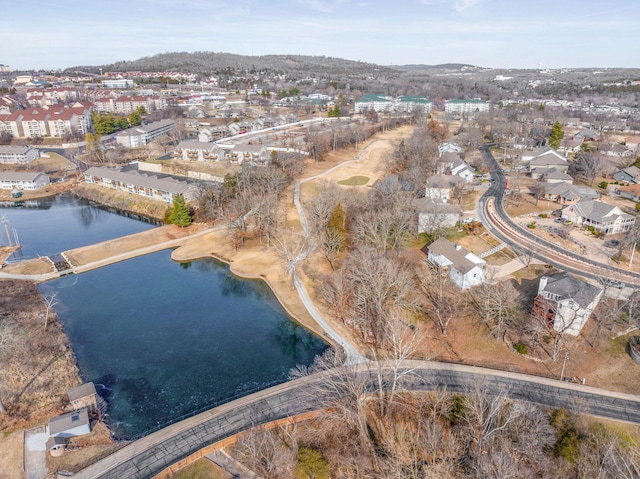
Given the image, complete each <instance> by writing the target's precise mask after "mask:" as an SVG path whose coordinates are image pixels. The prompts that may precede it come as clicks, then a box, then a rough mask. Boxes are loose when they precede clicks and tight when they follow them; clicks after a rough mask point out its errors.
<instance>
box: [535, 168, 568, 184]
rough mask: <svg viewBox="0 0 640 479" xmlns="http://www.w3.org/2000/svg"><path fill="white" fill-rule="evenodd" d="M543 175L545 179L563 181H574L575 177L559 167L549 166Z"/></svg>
mask: <svg viewBox="0 0 640 479" xmlns="http://www.w3.org/2000/svg"><path fill="white" fill-rule="evenodd" d="M542 177H543V178H544V179H545V180H563V181H573V177H572V176H571V175H568V174H566V173H565V172H564V171H561V170H559V169H557V168H549V169H548V170H547V171H546V172H545V173H544V174H543V175H542Z"/></svg>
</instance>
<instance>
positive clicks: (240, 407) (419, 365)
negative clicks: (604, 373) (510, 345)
mask: <svg viewBox="0 0 640 479" xmlns="http://www.w3.org/2000/svg"><path fill="white" fill-rule="evenodd" d="M376 366H377V364H376V363H368V364H359V365H356V366H349V367H345V368H342V370H341V371H340V370H337V371H340V372H342V373H344V374H348V375H353V376H357V377H360V378H364V379H366V384H367V386H366V389H367V390H369V391H373V390H375V389H376V379H375V378H376ZM402 370H403V371H410V372H411V374H412V375H413V378H414V380H413V381H411V383H410V385H409V386H408V388H409V389H411V390H414V391H432V390H442V389H445V388H446V390H447V391H449V392H467V391H470V390H472V389H473V388H474V387H476V386H477V385H480V387H481V388H482V389H483V390H484V392H486V393H487V394H490V395H495V394H500V393H504V394H506V395H507V396H509V397H511V398H513V399H519V400H525V401H530V402H533V403H537V404H540V405H543V406H549V407H554V408H556V407H565V408H567V409H570V410H575V411H578V412H581V413H587V414H593V415H596V416H601V417H605V418H610V419H616V420H622V421H628V422H633V423H637V424H640V397H639V396H633V395H629V394H622V393H615V392H610V391H604V390H601V389H597V388H592V387H589V386H582V385H576V384H571V383H566V382H562V381H558V380H553V379H546V378H537V377H532V376H527V375H524V374H518V373H510V372H505V371H496V370H491V369H486V368H477V367H473V366H463V365H455V364H443V363H436V362H430V361H407V362H405V363H403V364H402ZM330 374H336V370H332V371H325V372H323V373H319V374H316V375H312V376H308V377H304V378H301V379H296V380H294V381H289V382H287V383H284V384H281V385H279V386H275V387H272V388H269V389H266V390H264V391H261V392H258V393H255V394H252V395H250V396H246V397H244V398H241V399H238V400H236V401H232V402H230V403H227V404H225V405H223V406H220V407H217V408H214V409H211V410H210V411H207V412H204V413H202V414H199V415H197V416H194V417H192V418H189V419H186V420H184V421H181V422H179V423H176V424H174V425H172V426H169V427H167V428H165V429H162V430H160V431H158V432H156V433H153V434H151V435H149V436H146V437H144V438H142V439H140V440H138V441H136V442H133V443H131V444H130V445H128V446H126V447H124V448H123V449H121V450H119V451H117V452H116V453H114V454H112V455H111V456H108V457H106V458H105V459H102V460H101V461H99V462H97V463H95V464H93V465H92V466H89V467H87V468H86V469H84V470H82V471H80V472H79V473H77V474H76V475H74V477H75V478H76V479H129V478H133V479H142V478H151V477H153V476H154V475H156V474H158V473H160V472H161V471H163V470H164V469H166V468H167V467H169V466H170V465H172V464H174V463H176V462H178V461H181V460H183V459H185V458H187V457H189V456H191V455H192V454H194V453H196V452H197V451H199V450H200V449H202V448H203V447H206V446H209V445H212V444H214V443H216V442H218V441H220V440H222V439H225V438H228V437H231V436H233V435H235V434H238V433H240V432H242V431H244V430H247V429H250V428H252V427H255V426H259V425H261V424H266V423H269V422H272V421H275V420H278V419H283V418H286V417H292V416H295V415H298V414H302V413H305V412H309V411H313V410H317V409H319V408H321V407H322V406H323V405H326V397H325V398H323V397H321V394H313V391H314V390H315V389H314V386H317V385H318V384H322V382H323V381H326V377H327V376H328V375H330ZM336 394H337V393H336Z"/></svg>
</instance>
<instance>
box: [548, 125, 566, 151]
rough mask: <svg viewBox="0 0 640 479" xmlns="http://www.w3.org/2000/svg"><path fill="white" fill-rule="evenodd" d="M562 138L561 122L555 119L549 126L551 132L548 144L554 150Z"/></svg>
mask: <svg viewBox="0 0 640 479" xmlns="http://www.w3.org/2000/svg"><path fill="white" fill-rule="evenodd" d="M563 138H564V130H563V129H562V123H560V122H559V121H556V122H555V123H554V124H553V126H552V127H551V133H550V134H549V146H550V147H551V148H553V149H554V150H557V149H558V148H559V147H560V142H561V141H562V139H563Z"/></svg>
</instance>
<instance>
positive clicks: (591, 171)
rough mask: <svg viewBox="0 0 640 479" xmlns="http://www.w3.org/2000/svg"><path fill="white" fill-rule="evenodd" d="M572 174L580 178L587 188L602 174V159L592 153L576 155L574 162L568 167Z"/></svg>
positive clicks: (583, 152) (584, 152)
mask: <svg viewBox="0 0 640 479" xmlns="http://www.w3.org/2000/svg"><path fill="white" fill-rule="evenodd" d="M570 166H571V167H572V170H573V173H574V174H576V175H577V176H579V177H581V178H582V179H583V180H584V181H585V183H587V184H588V185H589V186H591V185H593V182H594V180H595V179H596V178H597V177H598V175H600V174H601V173H602V169H603V166H604V159H603V157H602V156H601V155H600V154H599V153H596V152H594V151H581V152H580V153H578V154H577V155H576V158H575V161H574V162H573V163H571V165H570Z"/></svg>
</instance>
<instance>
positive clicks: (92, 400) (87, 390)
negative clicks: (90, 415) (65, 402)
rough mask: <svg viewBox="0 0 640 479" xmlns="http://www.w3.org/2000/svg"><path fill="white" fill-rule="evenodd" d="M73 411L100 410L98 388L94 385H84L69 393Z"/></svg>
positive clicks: (70, 390)
mask: <svg viewBox="0 0 640 479" xmlns="http://www.w3.org/2000/svg"><path fill="white" fill-rule="evenodd" d="M67 396H69V402H70V403H71V407H72V408H73V409H82V408H87V410H88V411H89V412H95V411H97V410H98V398H97V394H96V387H95V386H94V384H93V383H91V382H89V383H84V384H81V385H80V386H77V387H75V388H71V389H69V390H68V391H67Z"/></svg>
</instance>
